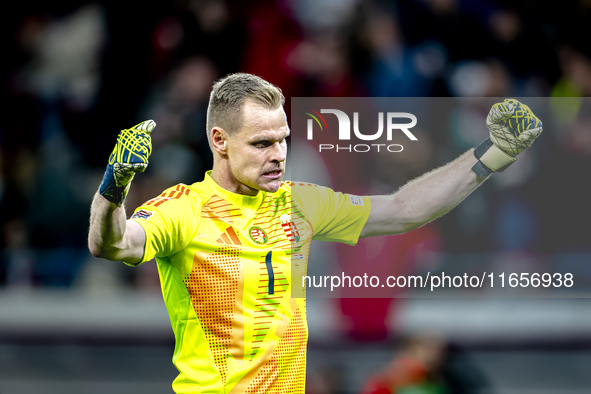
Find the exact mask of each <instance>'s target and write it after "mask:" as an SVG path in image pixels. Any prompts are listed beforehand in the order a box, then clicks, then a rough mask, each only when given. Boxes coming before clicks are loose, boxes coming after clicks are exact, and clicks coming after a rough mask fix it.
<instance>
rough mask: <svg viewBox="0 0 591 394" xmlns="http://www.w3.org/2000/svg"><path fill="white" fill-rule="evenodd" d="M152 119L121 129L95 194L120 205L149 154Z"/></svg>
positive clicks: (154, 123)
mask: <svg viewBox="0 0 591 394" xmlns="http://www.w3.org/2000/svg"><path fill="white" fill-rule="evenodd" d="M154 127H156V122H154V121H153V120H146V121H144V122H142V123H140V124H138V125H136V126H133V127H132V128H130V129H126V130H121V132H120V133H119V136H118V137H117V144H116V145H115V148H114V149H113V152H112V153H111V156H109V164H108V165H107V170H106V171H105V175H104V177H103V181H102V183H101V186H100V188H99V193H100V194H101V195H102V196H103V197H105V198H106V199H107V200H109V201H111V202H112V203H115V204H117V206H121V204H123V201H124V200H125V197H126V196H127V192H128V191H129V186H130V185H131V181H132V180H133V177H134V175H135V174H137V173H139V172H144V170H145V169H146V167H148V158H149V157H150V153H152V140H151V138H150V133H151V132H152V130H154Z"/></svg>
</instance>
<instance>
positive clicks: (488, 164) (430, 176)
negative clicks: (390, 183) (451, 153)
mask: <svg viewBox="0 0 591 394" xmlns="http://www.w3.org/2000/svg"><path fill="white" fill-rule="evenodd" d="M486 124H487V127H488V129H489V132H490V138H489V139H487V140H486V141H484V142H483V143H482V144H480V145H479V146H478V147H477V148H476V149H471V150H470V151H468V152H466V153H464V154H463V155H462V156H460V157H458V158H457V159H456V160H454V161H452V162H451V163H448V164H447V165H445V166H443V167H440V168H438V169H436V170H433V171H431V172H429V173H427V174H425V175H423V176H421V177H419V178H417V179H415V180H413V181H411V182H409V183H407V184H406V185H405V186H403V187H402V188H401V189H400V190H399V191H398V192H396V193H394V194H391V195H388V196H372V197H371V203H372V208H371V213H370V215H369V218H368V220H367V222H366V224H365V227H364V228H363V230H362V232H361V237H370V236H374V235H386V234H400V233H404V232H406V231H410V230H413V229H415V228H417V227H420V226H422V225H423V224H425V223H428V222H430V221H432V220H434V219H437V218H438V217H440V216H442V215H444V214H445V213H447V212H449V211H450V210H451V209H453V208H454V207H455V206H456V205H458V204H459V203H460V202H462V201H463V200H464V199H465V198H466V197H467V196H468V195H470V193H472V191H474V190H475V189H476V188H477V187H478V186H479V185H480V184H481V183H482V182H484V181H485V180H486V179H487V178H488V177H489V176H490V174H492V173H493V172H500V171H504V170H505V169H506V168H507V167H508V166H509V165H511V164H512V163H513V162H514V161H515V156H516V155H518V154H519V153H521V152H522V151H523V150H525V149H526V148H528V147H529V146H530V145H531V144H532V143H533V141H534V140H535V139H536V138H537V137H538V135H540V133H541V132H542V122H541V121H540V120H539V119H538V118H537V117H536V116H535V115H534V114H533V113H532V112H531V110H530V109H529V107H528V106H526V105H524V104H522V103H520V102H519V101H517V100H514V99H508V100H505V101H504V102H502V103H498V104H495V105H494V106H493V107H492V109H491V110H490V113H489V114H488V117H487V119H486Z"/></svg>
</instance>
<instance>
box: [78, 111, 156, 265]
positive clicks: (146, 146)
mask: <svg viewBox="0 0 591 394" xmlns="http://www.w3.org/2000/svg"><path fill="white" fill-rule="evenodd" d="M155 126H156V123H154V121H152V120H148V121H145V122H142V123H140V124H138V125H136V126H134V127H132V128H131V129H127V130H122V131H121V133H120V134H119V137H118V138H117V145H116V146H115V149H113V152H112V153H111V156H110V157H109V165H108V166H107V170H106V171H105V176H104V178H103V181H102V183H101V186H100V188H99V191H98V192H97V193H96V195H95V196H94V199H93V200H92V205H91V207H90V229H89V232H88V248H89V249H90V252H91V253H92V254H93V255H94V256H96V257H101V258H105V259H107V260H114V261H125V262H126V263H130V264H135V263H138V262H139V261H141V259H142V257H143V254H144V245H145V242H146V236H145V233H144V230H143V228H142V227H141V226H140V225H139V224H137V223H135V222H134V221H132V220H126V215H125V208H124V206H123V202H124V201H125V197H126V196H127V192H128V190H129V187H130V185H131V181H132V180H133V177H134V176H135V174H136V173H139V172H143V171H144V170H145V169H146V167H147V166H148V158H149V156H150V153H151V152H152V143H151V139H150V133H151V132H152V130H154V127H155Z"/></svg>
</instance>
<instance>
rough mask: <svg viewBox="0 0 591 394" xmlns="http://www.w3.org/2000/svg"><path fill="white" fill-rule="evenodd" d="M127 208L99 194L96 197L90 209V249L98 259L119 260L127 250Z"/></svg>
mask: <svg viewBox="0 0 591 394" xmlns="http://www.w3.org/2000/svg"><path fill="white" fill-rule="evenodd" d="M126 227H127V225H126V215H125V207H124V206H121V207H118V206H117V205H116V204H114V203H112V202H110V201H108V200H107V199H106V198H104V197H103V196H101V195H100V194H99V193H96V194H95V195H94V198H93V200H92V205H91V207H90V230H89V232H88V248H89V249H90V252H91V253H92V254H93V255H94V256H96V257H102V258H105V259H108V260H117V259H118V257H119V254H120V251H121V250H124V249H125V246H126V245H125V231H126Z"/></svg>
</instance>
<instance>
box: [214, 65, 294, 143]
mask: <svg viewBox="0 0 591 394" xmlns="http://www.w3.org/2000/svg"><path fill="white" fill-rule="evenodd" d="M247 100H248V101H250V100H252V101H254V102H255V103H257V104H260V105H262V106H264V107H266V108H268V109H271V110H272V109H277V108H279V107H280V106H282V105H283V104H284V103H285V97H283V93H281V89H279V88H278V87H277V86H275V85H273V84H271V83H269V82H267V81H265V80H264V79H263V78H260V77H257V76H256V75H252V74H246V73H236V74H230V75H228V76H226V77H224V78H222V79H220V80H219V81H217V82H215V83H214V84H213V88H212V89H211V94H210V95H209V105H208V107H207V140H208V141H209V144H210V147H211V141H210V132H211V129H213V128H214V127H216V126H217V127H221V128H222V129H224V130H225V131H226V132H227V133H228V134H232V133H235V132H236V131H238V130H239V129H240V120H241V115H242V114H241V112H242V106H243V105H244V103H245V102H246V101H247Z"/></svg>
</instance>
